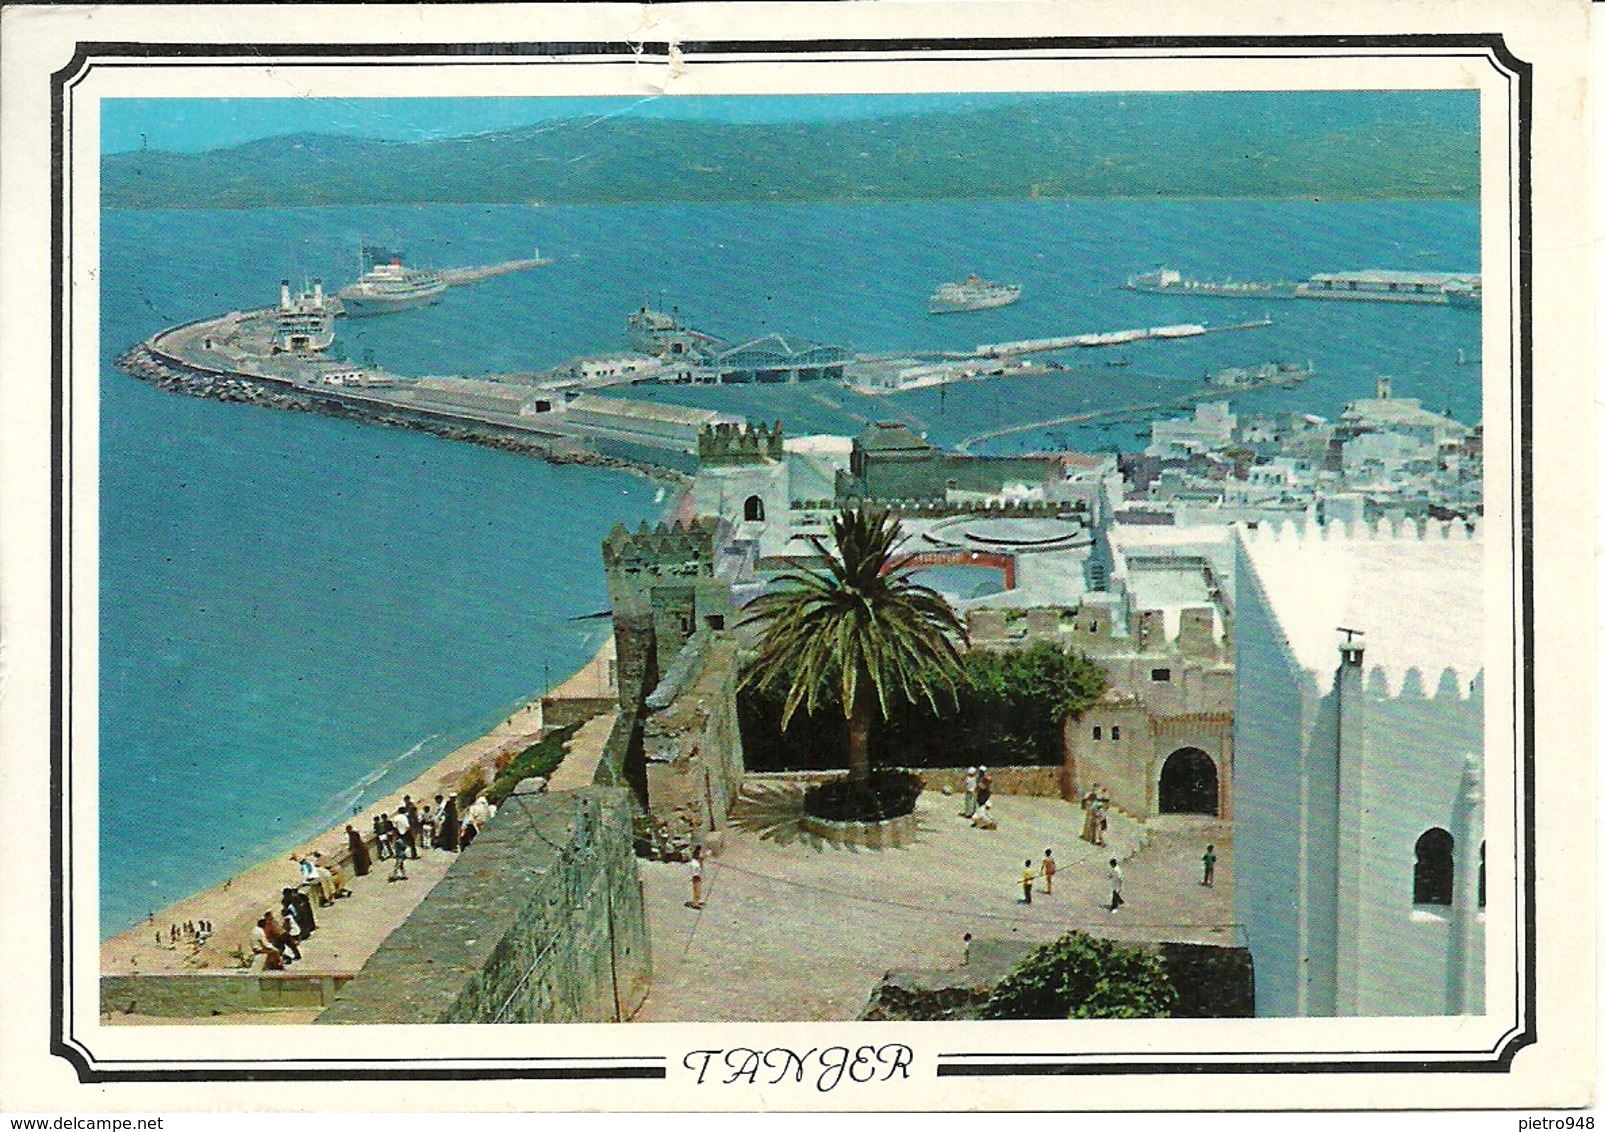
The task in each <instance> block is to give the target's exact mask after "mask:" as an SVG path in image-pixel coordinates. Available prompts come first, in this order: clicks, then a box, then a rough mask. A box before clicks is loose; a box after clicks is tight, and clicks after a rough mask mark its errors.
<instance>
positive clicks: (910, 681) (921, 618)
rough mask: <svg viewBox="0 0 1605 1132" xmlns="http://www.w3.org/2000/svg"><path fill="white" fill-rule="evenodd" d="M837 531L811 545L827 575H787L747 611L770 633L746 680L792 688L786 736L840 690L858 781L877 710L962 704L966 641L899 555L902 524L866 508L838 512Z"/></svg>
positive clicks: (864, 771) (850, 764)
mask: <svg viewBox="0 0 1605 1132" xmlns="http://www.w3.org/2000/svg"><path fill="white" fill-rule="evenodd" d="M831 527H832V530H833V533H834V535H835V541H836V545H835V549H834V550H831V549H830V548H827V547H826V546H825V545H824V544H823V543H822V542H819V541H818V540H815V542H814V545H815V547H816V548H817V549H818V551H819V553H820V554H821V555H822V556H823V557H824V559H825V568H824V569H823V570H816V569H811V568H808V567H804V568H802V569H801V570H800V571H798V572H795V573H789V574H783V575H781V576H780V577H779V578H778V579H777V580H776V587H775V588H774V589H772V590H770V591H769V592H768V593H765V594H763V595H762V596H760V597H759V598H757V600H755V601H754V602H753V603H752V604H751V605H749V606H748V607H747V610H748V612H747V616H746V617H745V618H744V619H743V621H742V623H743V624H745V625H761V626H763V630H764V632H763V638H762V640H761V641H760V643H759V645H758V655H757V657H756V658H755V659H754V660H753V662H752V664H751V665H750V666H749V667H748V669H747V671H746V674H745V676H744V677H743V680H744V681H745V682H746V683H747V684H749V685H751V686H752V687H754V688H756V689H757V690H758V691H760V692H762V691H767V690H768V689H770V688H772V687H776V686H780V685H784V684H789V687H788V689H787V692H786V702H785V708H784V709H783V711H782V713H781V717H780V726H781V729H782V730H784V729H785V728H786V726H787V725H788V724H790V722H791V719H792V716H794V715H795V714H796V712H797V710H798V709H799V708H805V709H806V710H807V711H808V712H809V713H812V712H814V710H815V709H816V708H818V707H819V706H820V705H821V704H823V703H827V702H829V699H830V698H831V693H834V694H835V699H836V702H837V703H838V704H839V705H840V707H841V710H842V714H843V716H844V717H845V719H846V721H847V777H848V780H849V781H850V782H854V783H862V782H865V781H866V780H867V779H868V778H869V766H870V758H869V734H870V725H871V723H872V722H873V720H874V716H875V712H876V710H877V709H878V710H879V712H880V717H881V718H882V719H887V718H889V717H890V716H891V711H892V705H893V704H895V703H898V702H900V701H910V702H919V701H924V702H925V703H927V704H929V705H930V707H931V709H932V710H933V711H936V712H940V710H941V707H940V699H941V698H945V699H947V700H949V701H951V703H952V704H953V705H954V706H956V705H957V699H958V690H959V687H960V686H961V684H962V683H963V680H964V668H963V664H962V663H961V661H960V659H959V651H958V647H957V646H956V645H955V643H954V641H955V638H956V639H959V640H963V641H965V643H968V638H967V637H966V635H965V632H964V626H963V625H962V624H961V623H960V622H959V619H958V616H957V615H956V614H955V613H954V612H953V609H952V607H951V606H949V605H948V604H947V601H946V600H945V599H944V598H943V597H942V595H941V594H939V593H937V592H936V591H935V590H933V589H931V588H930V587H929V586H923V585H920V584H918V583H917V582H914V581H912V580H911V579H910V577H909V571H908V569H907V567H906V565H905V564H904V563H903V562H902V561H900V560H899V559H898V557H897V547H898V543H899V540H900V537H901V535H902V524H901V523H900V522H898V521H897V520H896V519H895V518H893V517H892V516H891V515H889V514H888V513H887V512H885V511H880V510H872V509H867V508H866V509H862V510H847V511H843V512H841V513H840V514H839V515H837V516H836V517H835V518H834V519H833V520H832V523H831Z"/></svg>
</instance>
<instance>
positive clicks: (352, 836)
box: [346, 825, 373, 877]
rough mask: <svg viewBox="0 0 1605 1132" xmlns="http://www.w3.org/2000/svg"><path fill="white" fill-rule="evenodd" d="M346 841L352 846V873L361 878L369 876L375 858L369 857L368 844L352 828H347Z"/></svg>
mask: <svg viewBox="0 0 1605 1132" xmlns="http://www.w3.org/2000/svg"><path fill="white" fill-rule="evenodd" d="M346 841H347V842H348V843H349V844H350V846H351V871H352V872H354V873H356V874H357V875H358V876H359V877H365V876H367V875H368V870H369V869H371V868H373V858H372V857H370V856H369V855H368V843H367V842H366V841H364V840H362V834H360V833H358V832H357V831H356V830H355V829H354V828H352V827H351V826H349V825H348V826H346Z"/></svg>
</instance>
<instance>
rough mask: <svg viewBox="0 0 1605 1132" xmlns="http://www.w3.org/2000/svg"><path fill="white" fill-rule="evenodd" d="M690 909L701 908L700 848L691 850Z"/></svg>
mask: <svg viewBox="0 0 1605 1132" xmlns="http://www.w3.org/2000/svg"><path fill="white" fill-rule="evenodd" d="M691 907H693V908H701V907H702V846H700V845H698V846H697V847H696V848H695V849H693V850H691Z"/></svg>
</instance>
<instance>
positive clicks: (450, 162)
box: [101, 91, 1479, 208]
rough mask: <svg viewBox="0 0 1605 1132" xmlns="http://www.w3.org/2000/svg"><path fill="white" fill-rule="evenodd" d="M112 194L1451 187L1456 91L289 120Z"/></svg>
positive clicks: (119, 168) (579, 195)
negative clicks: (390, 136) (435, 132)
mask: <svg viewBox="0 0 1605 1132" xmlns="http://www.w3.org/2000/svg"><path fill="white" fill-rule="evenodd" d="M101 192H102V200H103V202H104V204H105V205H106V206H107V207H112V208H260V207H273V206H294V205H331V204H412V203H426V202H436V203H505V202H516V201H530V200H539V201H544V202H549V203H553V204H579V203H597V204H615V203H627V202H665V201H709V202H712V201H780V200H783V201H886V200H934V199H953V198H958V199H964V198H982V197H988V198H1000V197H1001V198H1020V197H1149V198H1164V197H1303V196H1322V197H1332V198H1362V199H1363V198H1458V199H1474V198H1476V197H1477V195H1478V192H1479V183H1478V134H1477V101H1476V96H1475V94H1471V93H1467V92H1459V91H1428V92H1408V91H1390V92H1366V93H1356V92H1308V93H1292V94H1289V93H1281V92H1271V93H1260V92H1253V93H1248V92H1245V93H1229V94H1155V93H1140V94H1139V93H1127V94H1107V95H1105V94H1096V95H1050V96H1045V97H1043V98H1042V99H1040V100H1032V101H1029V102H1022V103H1017V104H1014V105H1010V106H1004V107H998V108H990V109H984V110H972V111H965V112H954V113H921V114H910V115H906V116H898V117H883V118H874V119H862V120H850V121H834V122H808V123H776V124H762V125H755V124H743V123H729V122H707V121H677V120H672V119H659V118H628V117H613V118H584V119H571V120H563V121H553V122H546V123H542V124H540V125H537V126H530V127H526V128H523V129H519V130H513V131H509V132H505V133H496V134H481V135H477V136H473V137H465V138H452V139H448V140H443V141H428V142H387V141H374V140H368V139H362V138H348V137H335V136H327V135H319V134H297V135H291V136H287V137H276V138H268V139H263V140H260V141H252V142H248V143H246V144H244V145H239V146H234V147H232V148H228V149H217V150H211V151H208V152H204V153H165V152H155V151H150V152H139V153H120V154H111V155H108V156H106V157H104V158H103V159H102V166H101Z"/></svg>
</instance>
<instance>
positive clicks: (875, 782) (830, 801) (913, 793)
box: [803, 768, 924, 821]
mask: <svg viewBox="0 0 1605 1132" xmlns="http://www.w3.org/2000/svg"><path fill="white" fill-rule="evenodd" d="M923 785H924V784H923V783H922V782H921V781H920V776H919V775H917V774H915V773H914V772H913V771H911V770H893V769H889V768H881V769H877V770H872V771H870V772H869V778H868V779H866V780H865V781H864V782H862V783H857V782H849V781H848V780H847V779H845V778H836V779H832V780H831V781H829V782H826V783H822V784H821V785H819V786H815V787H814V788H813V789H812V790H809V791H808V793H807V794H805V795H804V796H803V812H804V813H805V814H807V815H809V816H810V817H816V818H822V819H823V820H825V821H890V820H891V819H892V818H900V817H902V816H903V815H904V814H911V813H913V812H914V804H915V803H916V802H917V801H919V796H920V790H921V789H922V788H923Z"/></svg>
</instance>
